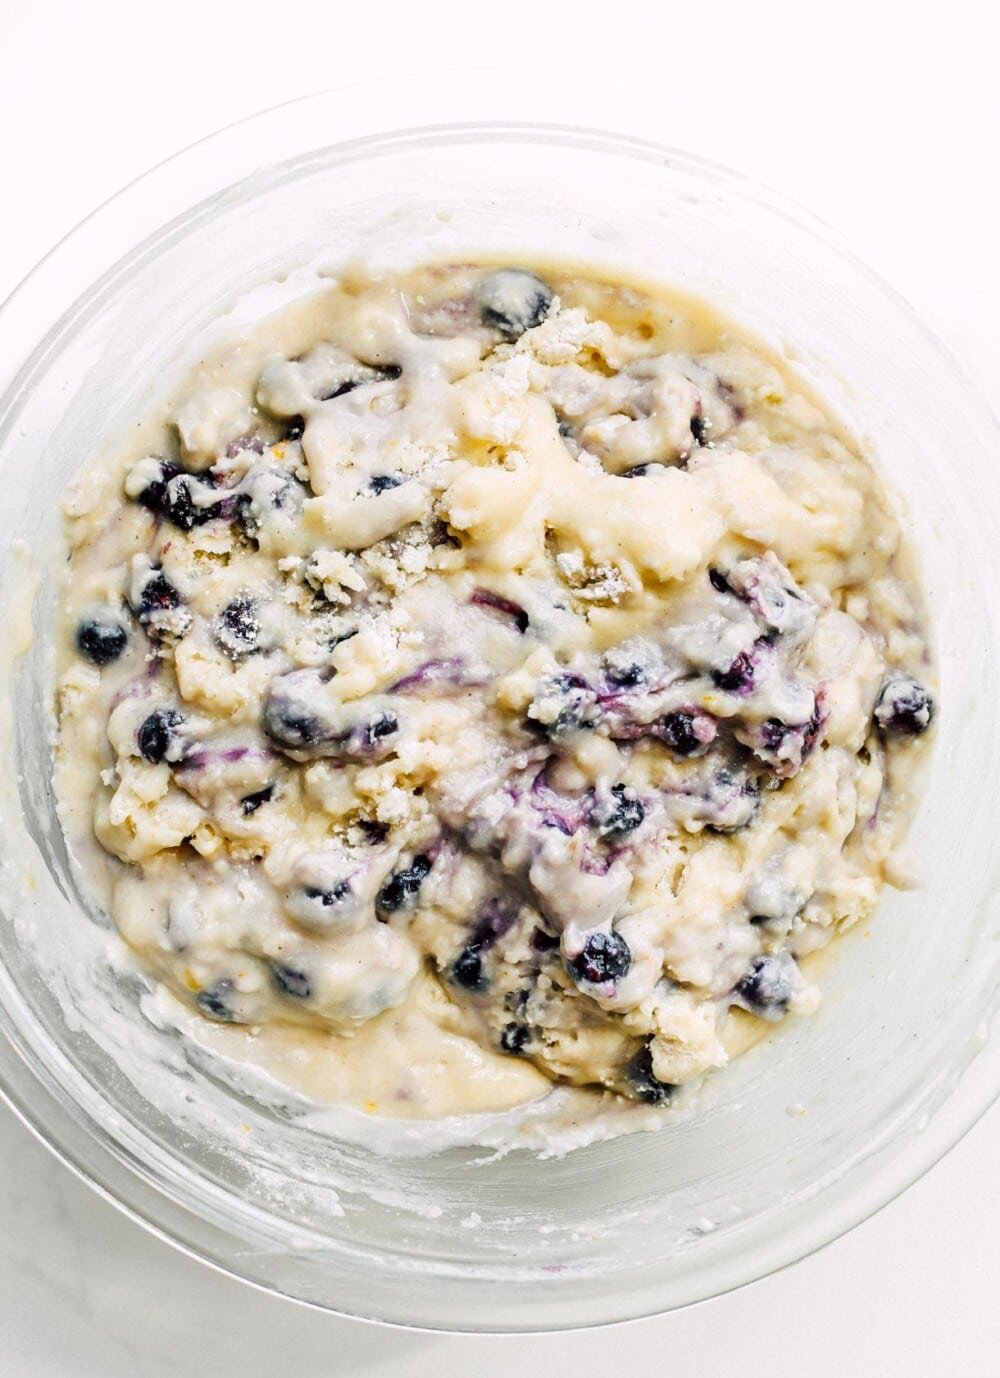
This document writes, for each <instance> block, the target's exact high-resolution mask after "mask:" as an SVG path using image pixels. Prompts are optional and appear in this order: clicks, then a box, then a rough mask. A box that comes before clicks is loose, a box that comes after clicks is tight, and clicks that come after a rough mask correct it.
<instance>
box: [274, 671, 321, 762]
mask: <svg viewBox="0 0 1000 1378" xmlns="http://www.w3.org/2000/svg"><path fill="white" fill-rule="evenodd" d="M324 683H325V677H324V676H323V674H322V673H321V672H320V671H318V670H292V671H290V672H289V673H287V674H284V675H276V676H275V678H274V679H272V680H271V683H270V684H269V685H268V686H267V691H266V693H265V695H264V710H263V714H262V725H263V728H264V732H265V733H266V734H267V736H268V737H270V738H271V740H272V741H273V742H274V743H275V744H276V745H277V746H280V747H284V748H285V749H286V750H289V751H301V750H304V749H308V748H309V747H314V746H318V745H319V744H320V743H321V742H323V741H324V740H326V738H327V737H328V736H329V733H328V731H327V728H326V726H325V725H324V723H323V722H322V721H321V720H320V718H319V716H318V715H317V713H316V712H315V711H314V709H313V708H312V707H311V700H312V698H313V695H314V694H315V693H316V692H317V691H318V690H319V689H320V688H321V687H322V685H323V684H324Z"/></svg>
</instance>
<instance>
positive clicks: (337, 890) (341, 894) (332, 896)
mask: <svg viewBox="0 0 1000 1378" xmlns="http://www.w3.org/2000/svg"><path fill="white" fill-rule="evenodd" d="M302 893H303V894H304V895H305V897H306V899H307V900H319V902H320V904H321V905H322V906H323V908H324V909H332V908H333V906H334V905H335V904H340V903H341V902H342V901H343V900H346V899H347V897H348V895H350V893H351V882H350V881H349V880H338V881H337V882H336V883H335V884H334V885H333V886H331V888H330V889H329V890H320V889H319V887H318V886H315V885H304V886H303V887H302Z"/></svg>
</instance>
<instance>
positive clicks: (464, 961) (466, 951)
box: [451, 943, 487, 991]
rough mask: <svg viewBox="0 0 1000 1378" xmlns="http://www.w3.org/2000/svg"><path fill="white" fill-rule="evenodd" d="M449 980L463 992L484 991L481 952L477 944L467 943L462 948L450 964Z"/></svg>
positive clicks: (484, 980)
mask: <svg viewBox="0 0 1000 1378" xmlns="http://www.w3.org/2000/svg"><path fill="white" fill-rule="evenodd" d="M451 979H452V980H453V981H454V982H455V984H456V985H457V986H461V987H462V988H463V990H471V991H483V990H485V989H486V986H487V980H486V973H485V971H483V957H482V950H481V948H480V945H479V944H478V943H468V944H467V945H466V946H465V947H463V948H462V951H461V952H460V953H459V954H458V956H457V957H456V958H455V960H454V961H453V962H452V964H451Z"/></svg>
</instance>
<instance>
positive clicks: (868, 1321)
mask: <svg viewBox="0 0 1000 1378" xmlns="http://www.w3.org/2000/svg"><path fill="white" fill-rule="evenodd" d="M924 9H925V7H920V6H909V5H908V6H903V5H901V4H895V3H892V4H879V3H869V4H866V5H854V4H852V3H847V2H846V0H844V2H842V3H839V4H837V5H836V6H823V7H817V6H814V5H807V4H802V3H787V4H778V3H769V2H768V0H755V3H736V4H732V3H724V2H723V0H713V2H712V3H710V4H709V3H704V0H694V3H688V4H686V5H684V6H681V5H679V4H677V3H676V2H675V0H658V3H654V4H637V3H628V0H619V3H616V4H614V5H611V6H608V5H602V6H600V7H599V8H598V7H596V6H594V7H590V6H589V5H588V4H586V3H580V4H578V5H577V6H575V7H574V6H568V5H566V4H554V3H551V0H550V3H549V4H547V5H546V4H545V3H544V0H534V3H531V4H527V3H523V0H505V3H504V4H503V6H502V7H500V8H496V9H494V8H492V7H490V8H487V7H482V6H474V5H472V4H466V5H458V4H454V3H443V2H441V0H423V2H422V3H420V4H407V5H397V4H395V3H394V0H364V2H363V3H357V2H355V0H352V3H345V0H324V2H323V3H322V4H309V3H299V2H298V0H282V3H275V0H269V2H268V3H266V4H264V3H260V0H245V2H244V3H242V4H231V3H223V4H213V3H212V0H171V2H170V3H169V4H166V5H163V4H158V3H156V4H152V5H144V4H136V3H135V2H134V0H131V2H130V3H125V2H124V0H88V3H86V4H77V3H74V0H63V2H62V3H58V0H0V131H2V132H0V172H2V182H0V186H2V191H0V297H2V296H4V295H6V292H7V291H8V290H10V289H11V288H12V287H13V286H14V285H15V284H16V282H17V281H18V280H19V279H20V278H21V277H22V276H23V275H24V274H25V273H26V272H27V271H28V270H29V269H30V267H31V266H32V264H33V263H34V262H35V261H36V260H37V259H38V258H39V257H40V256H41V255H42V254H43V253H44V252H45V251H46V249H47V248H49V247H50V246H51V245H52V244H53V243H54V242H55V241H56V240H57V239H58V238H59V237H60V236H61V235H62V234H64V233H65V232H66V231H67V230H68V229H70V228H71V227H72V226H73V225H74V224H75V223H76V222H77V221H78V220H79V219H80V218H81V217H82V216H83V215H84V214H86V213H87V212H88V211H89V210H91V209H92V208H93V207H94V206H96V205H97V204H98V203H99V202H100V201H102V200H104V199H105V198H106V197H107V196H109V195H111V194H112V193H113V192H114V191H115V190H116V189H118V188H119V187H120V186H121V185H122V184H124V183H125V182H126V181H128V180H129V179H131V178H132V177H134V176H136V175H137V174H138V173H140V172H142V171H143V170H145V169H146V168H147V167H149V166H150V165H151V164H153V163H155V162H157V161H159V160H160V159H162V158H163V157H166V156H167V155H169V154H170V153H172V152H174V151H176V150H177V149H179V148H180V147H181V146H183V145H184V144H187V143H189V142H191V141H192V140H194V139H196V138H199V137H201V136H202V135H204V134H206V133H209V132H210V131H212V130H213V129H215V128H217V127H219V126H221V125H224V124H227V123H230V122H231V121H233V120H236V119H238V118H240V117H242V116H244V115H246V114H250V113H252V112H254V111H256V110H258V109H261V108H264V107H266V106H269V105H274V104H277V103H279V102H282V101H286V100H290V99H292V98H294V97H295V96H298V95H304V94H308V93H311V92H314V91H317V90H321V89H323V88H325V87H329V86H335V85H342V84H346V83H348V82H359V81H365V80H367V79H369V78H372V77H377V76H385V75H388V74H392V73H402V72H408V71H413V70H418V69H432V70H434V71H435V72H437V73H439V75H438V76H434V77H431V76H428V79H427V80H428V88H429V89H430V88H431V87H432V86H433V85H435V84H440V83H444V84H446V83H447V81H448V77H447V72H448V70H449V69H460V68H468V67H476V68H484V69H486V68H490V67H494V68H495V67H510V68H519V69H522V70H523V69H528V70H530V71H531V72H533V73H535V74H536V76H537V92H536V94H535V96H533V97H532V98H531V100H530V101H522V102H521V103H520V104H519V105H518V106H517V107H516V108H514V109H510V110H508V111H506V113H507V114H508V116H509V117H511V118H519V119H543V120H545V119H547V120H554V121H558V122H561V123H562V122H565V123H570V122H576V123H583V124H591V125H596V126H603V127H607V128H616V129H620V130H623V131H625V132H629V133H635V134H642V135H645V136H647V137H651V138H656V139H659V140H662V141H663V142H667V143H671V144H675V145H677V146H680V147H683V148H687V149H689V150H691V151H693V152H696V153H700V154H702V155H704V156H707V157H709V158H713V159H716V160H718V161H720V162H723V163H726V164H729V165H730V166H732V167H735V168H738V169H740V170H741V171H743V172H746V173H748V174H750V175H751V176H754V177H756V178H758V179H759V180H762V181H765V182H767V183H770V184H771V185H772V186H775V187H778V188H780V189H782V190H784V191H785V192H787V193H789V194H790V195H792V196H793V197H795V198H796V199H798V200H799V201H801V202H802V203H804V204H806V205H808V206H809V207H810V208H811V209H813V210H814V211H816V212H817V213H818V214H820V215H821V216H822V217H824V218H825V219H826V220H828V221H829V222H831V223H832V224H834V225H835V226H837V227H838V228H839V229H840V230H841V231H842V232H843V234H844V236H845V237H846V238H847V239H848V240H849V241H850V242H851V244H852V245H853V247H854V248H855V249H856V250H857V251H858V252H859V253H860V254H861V255H862V256H863V257H865V258H867V259H868V260H869V262H870V263H872V265H873V266H874V267H876V268H877V269H879V270H880V271H881V272H882V273H883V274H884V275H885V276H886V277H887V278H889V280H890V281H891V282H892V283H893V284H894V285H895V286H897V287H898V288H899V289H900V290H901V291H902V292H903V293H904V294H905V295H906V296H908V297H909V298H910V299H911V301H912V302H913V303H914V304H915V305H916V306H917V308H918V309H919V310H920V311H921V312H922V313H923V314H924V316H925V317H926V318H927V319H928V320H929V321H930V322H931V324H932V325H934V326H936V327H937V329H938V330H939V331H940V333H941V334H943V335H944V336H945V338H946V339H947V340H948V341H949V342H950V343H951V345H952V346H953V347H954V348H955V349H956V351H957V352H958V353H960V354H961V355H963V356H964V357H965V359H966V361H967V362H968V363H969V364H970V365H971V367H972V369H973V370H974V372H975V373H976V374H978V376H979V378H980V380H981V383H982V385H983V387H984V388H985V389H986V390H987V392H988V393H989V394H990V395H991V397H992V400H993V403H994V406H995V407H998V408H1000V346H998V344H997V340H996V338H995V332H996V324H997V321H998V320H1000V267H998V251H1000V193H998V190H997V186H998V181H997V178H998V167H1000V160H998V155H997V135H998V132H1000V100H998V71H997V56H996V54H997V39H998V38H1000V32H997V31H994V29H993V24H992V21H990V20H988V19H987V18H986V17H985V16H986V15H987V13H988V12H989V11H988V9H987V7H986V6H985V5H982V4H974V3H965V0H959V3H951V4H949V5H947V6H935V7H933V13H934V16H935V17H934V20H933V22H930V21H924V20H922V19H921V18H920V17H919V16H920V14H921V12H922V11H924ZM926 9H927V10H928V11H929V10H930V9H931V7H926ZM477 15H478V16H479V17H478V18H476V17H475V16H477ZM552 73H563V74H564V73H574V74H578V75H576V76H573V77H570V78H568V79H567V78H566V77H565V76H562V77H560V79H559V80H558V81H557V82H556V88H557V89H556V92H553V90H552V83H551V81H550V74H552ZM502 96H503V78H502V76H499V75H497V74H496V73H495V72H493V73H491V72H489V71H487V70H484V71H483V73H482V100H481V103H480V102H479V101H478V100H477V101H471V100H470V101H469V105H468V108H467V109H466V110H465V111H464V115H465V117H467V118H477V117H482V116H484V115H488V116H494V115H496V114H498V113H500V112H499V110H498V103H502ZM358 98H359V100H371V101H373V102H375V103H376V105H377V109H376V110H374V111H373V113H372V120H373V127H378V126H379V125H384V126H385V127H387V128H388V127H396V126H399V125H401V124H406V123H409V122H412V123H420V122H421V121H422V120H423V119H426V118H427V114H426V112H422V111H421V110H419V109H401V108H399V103H398V101H396V102H395V103H394V101H393V97H392V90H391V87H386V86H385V85H382V86H379V87H378V88H375V89H373V90H372V91H371V92H364V91H360V92H359V97H358ZM886 348H887V349H891V348H892V341H891V340H887V341H886ZM931 381H932V380H929V383H930V382H931ZM946 458H947V457H943V459H944V460H946ZM998 1163H1000V1109H996V1108H995V1109H994V1110H993V1112H992V1113H991V1114H989V1115H987V1116H986V1118H985V1119H984V1120H983V1121H982V1122H981V1123H980V1125H979V1126H978V1127H977V1128H976V1129H975V1130H973V1132H972V1133H971V1134H970V1135H969V1136H968V1137H967V1139H966V1140H965V1141H964V1142H963V1143H962V1144H961V1145H960V1146H959V1147H958V1148H957V1149H955V1150H954V1151H953V1152H952V1153H951V1154H950V1155H949V1157H948V1158H947V1159H946V1160H945V1161H944V1162H943V1163H942V1164H940V1165H939V1166H938V1167H937V1168H935V1169H934V1170H933V1171H932V1172H931V1173H929V1174H928V1176H927V1177H925V1178H924V1180H923V1181H922V1182H920V1183H919V1184H918V1185H917V1186H915V1187H913V1188H912V1189H911V1190H910V1191H909V1192H907V1193H906V1195H905V1196H904V1197H903V1198H902V1199H901V1200H899V1201H897V1202H895V1203H894V1204H892V1205H891V1206H889V1207H888V1208H887V1209H885V1210H884V1211H883V1212H882V1213H881V1214H880V1215H879V1216H877V1217H876V1218H875V1219H874V1220H872V1221H869V1222H868V1223H867V1224H866V1225H863V1226H862V1227H860V1228H859V1229H857V1230H855V1231H854V1232H853V1233H852V1234H851V1235H849V1236H848V1237H847V1238H845V1239H843V1240H841V1241H839V1242H838V1243H836V1244H834V1245H832V1246H831V1247H830V1248H828V1249H826V1250H825V1251H824V1252H823V1253H821V1254H820V1255H818V1256H817V1257H815V1258H812V1259H810V1260H807V1261H805V1262H804V1263H801V1264H799V1265H798V1266H796V1267H795V1268H793V1269H791V1270H789V1271H787V1272H785V1273H783V1274H781V1275H780V1276H778V1277H775V1278H771V1279H769V1280H767V1281H765V1282H763V1283H760V1284H758V1285H757V1286H755V1287H751V1288H748V1289H745V1290H744V1291H742V1292H740V1293H738V1294H735V1295H733V1296H730V1297H727V1298H723V1299H720V1300H717V1301H715V1302H711V1303H709V1304H706V1305H704V1306H701V1307H698V1308H695V1309H693V1310H691V1311H688V1312H685V1313H683V1314H678V1315H674V1316H668V1317H664V1318H661V1319H660V1320H657V1321H651V1322H643V1323H638V1324H635V1325H631V1326H627V1327H623V1328H616V1329H612V1330H605V1331H603V1332H593V1333H589V1334H579V1335H575V1336H564V1337H554V1338H539V1337H534V1338H525V1339H467V1338H450V1337H437V1336H421V1335H408V1334H404V1333H400V1332H391V1331H388V1330H384V1329H377V1328H374V1327H370V1326H363V1325H361V1324H359V1323H355V1322H348V1321H343V1320H339V1319H337V1318H334V1317H330V1316H325V1315H321V1314H317V1313H312V1312H308V1311H306V1310H304V1309H302V1308H299V1307H295V1306H293V1305H292V1304H290V1303H287V1302H283V1301H279V1300H277V1299H274V1298H271V1297H267V1296H264V1295H260V1294H257V1293H255V1292H252V1291H251V1290H250V1289H248V1288H246V1287H244V1286H242V1285H241V1284H238V1283H235V1282H232V1281H230V1280H229V1279H227V1278H223V1277H221V1276H219V1275H216V1274H214V1273H212V1272H210V1271H209V1270H208V1269H207V1268H205V1267H203V1266H202V1265H200V1264H197V1263H194V1262H192V1261H190V1260H189V1259H187V1258H185V1257H183V1256H182V1255H180V1254H179V1253H177V1252H175V1251H174V1250H172V1249H170V1248H169V1247H168V1246H167V1245H165V1244H162V1243H160V1242H159V1241H157V1240H155V1239H153V1238H152V1237H150V1236H148V1235H147V1234H145V1233H144V1232H143V1231H142V1230H141V1229H139V1227H138V1226H136V1225H133V1224H132V1223H130V1222H129V1221H128V1220H126V1219H125V1218H124V1217H122V1216H121V1215H119V1214H118V1213H117V1212H116V1211H115V1210H114V1209H112V1207H111V1206H109V1205H107V1204H106V1203H104V1202H103V1201H101V1200H100V1199H98V1197H97V1196H96V1195H95V1194H94V1193H92V1192H91V1191H89V1190H88V1189H87V1188H86V1187H84V1186H83V1185H82V1184H80V1183H79V1182H77V1181H76V1180H75V1179H74V1178H73V1177H72V1176H71V1175H70V1174H69V1172H68V1171H66V1169H64V1168H63V1167H61V1166H60V1165H59V1164H58V1163H56V1162H55V1161H54V1160H53V1159H52V1158H51V1157H50V1156H49V1155H48V1154H47V1153H46V1152H45V1151H44V1150H43V1149H42V1148H41V1147H40V1146H39V1145H38V1144H37V1143H36V1142H35V1141H34V1140H33V1139H32V1138H31V1136H30V1135H29V1134H28V1132H27V1131H26V1130H25V1129H24V1128H23V1127H22V1126H21V1125H20V1124H19V1123H18V1122H17V1121H16V1120H15V1119H14V1118H13V1116H12V1115H11V1114H10V1113H9V1112H7V1111H6V1110H5V1109H3V1108H2V1107H0V1165H2V1166H0V1375H3V1378H49V1376H50V1375H52V1376H53V1378H56V1376H58V1378H90V1375H94V1378H97V1376H98V1375H99V1376H100V1378H126V1375H128V1378H136V1375H141V1378H159V1376H160V1375H163V1376H164V1378H167V1375H169V1378H188V1375H191V1376H192V1378H201V1375H206V1376H207V1375H212V1378H264V1376H265V1375H267V1376H268V1378H269V1376H270V1375H272V1374H275V1373H282V1374H284V1373H287V1374H288V1375H289V1378H320V1376H321V1375H323V1376H325V1375H328V1374H355V1373H356V1374H359V1375H388V1376H390V1378H391V1376H394V1375H404V1374H405V1375H408V1376H409V1375H412V1376H413V1378H423V1375H431V1374H434V1375H438V1374H440V1373H442V1372H444V1373H456V1374H463V1375H464V1374H466V1373H474V1374H475V1375H476V1378H494V1375H496V1378H499V1375H504V1378H508V1375H509V1374H510V1373H511V1372H512V1371H514V1370H516V1368H517V1367H519V1366H522V1365H523V1366H526V1367H529V1368H530V1371H532V1372H535V1373H543V1372H544V1373H550V1374H553V1375H562V1374H575V1375H589V1374H591V1373H593V1374H598V1373H604V1372H606V1371H607V1370H608V1368H609V1367H613V1368H617V1369H619V1370H624V1369H628V1370H629V1371H630V1373H632V1374H635V1375H639V1376H640V1378H641V1376H642V1375H647V1374H649V1375H652V1374H657V1375H660V1374H674V1373H678V1374H680V1373H685V1374H688V1375H694V1376H695V1378H700V1375H702V1374H705V1375H708V1374H711V1375H713V1378H718V1376H719V1375H721V1378H728V1375H740V1378H757V1375H760V1376H761V1378H764V1375H766V1378H781V1375H785V1374H791V1373H792V1372H799V1371H803V1372H806V1373H808V1374H809V1375H810V1378H826V1376H827V1375H830V1378H833V1376H834V1375H836V1378H841V1375H847V1374H850V1375H852V1378H868V1375H879V1378H883V1375H888V1376H889V1378H895V1375H900V1376H901V1378H922V1376H923V1375H928V1378H930V1376H931V1375H933V1376H934V1378H937V1375H953V1374H954V1375H958V1374H962V1375H969V1376H971V1378H979V1375H991V1376H992V1375H996V1374H997V1373H1000V1306H998V1302H997V1290H996V1280H997V1278H998V1277H1000V1206H998V1197H997V1189H996V1181H997V1164H998Z"/></svg>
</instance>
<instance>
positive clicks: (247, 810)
mask: <svg viewBox="0 0 1000 1378" xmlns="http://www.w3.org/2000/svg"><path fill="white" fill-rule="evenodd" d="M273 794H274V786H273V785H265V786H264V788H263V789H259V790H256V791H255V792H254V793H253V794H247V795H245V796H244V797H243V798H242V799H241V800H240V812H241V813H242V815H243V817H244V818H249V817H250V815H251V814H252V813H256V812H257V810H258V809H259V808H260V806H261V804H267V803H269V802H270V800H271V798H272V796H273Z"/></svg>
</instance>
